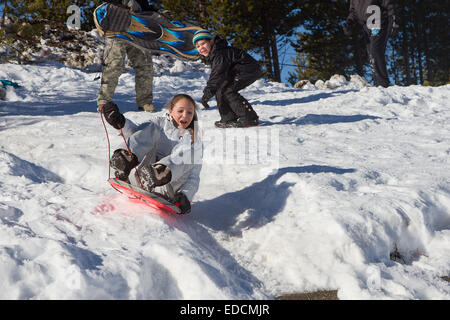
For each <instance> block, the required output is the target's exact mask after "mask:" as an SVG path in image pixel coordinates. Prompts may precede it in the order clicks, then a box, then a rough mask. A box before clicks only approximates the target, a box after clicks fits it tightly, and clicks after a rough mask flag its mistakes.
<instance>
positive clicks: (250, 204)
mask: <svg viewBox="0 0 450 320" xmlns="http://www.w3.org/2000/svg"><path fill="white" fill-rule="evenodd" d="M355 171H356V169H342V168H336V167H330V166H319V165H310V166H303V167H285V168H281V169H279V170H278V171H277V172H276V173H275V174H272V175H269V176H268V177H267V178H265V179H264V180H262V181H259V182H256V183H254V184H252V185H251V186H248V187H246V188H244V189H242V190H239V191H235V192H230V193H226V194H224V195H221V196H219V197H217V198H214V199H210V200H205V201H201V202H196V203H195V204H194V211H195V215H194V219H195V220H197V221H198V222H199V223H201V224H203V225H205V226H207V227H208V228H211V229H213V230H217V231H224V232H227V233H229V234H230V235H233V236H240V235H241V234H242V230H243V229H246V228H254V227H256V228H258V227H261V226H263V225H264V224H266V223H268V222H270V221H271V220H272V219H273V218H274V217H275V216H276V215H277V214H278V213H280V212H281V211H282V210H283V208H284V206H285V204H286V200H287V198H288V197H289V195H290V194H291V191H290V187H291V186H293V185H295V183H293V182H281V183H280V184H277V181H278V179H280V178H281V177H282V176H283V175H285V174H287V173H299V174H301V173H312V174H319V173H333V174H345V173H352V172H355ZM243 213H246V216H245V217H244V219H240V216H241V215H242V214H243Z"/></svg>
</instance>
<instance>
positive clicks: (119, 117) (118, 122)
mask: <svg viewBox="0 0 450 320" xmlns="http://www.w3.org/2000/svg"><path fill="white" fill-rule="evenodd" d="M100 108H101V109H100V112H102V113H103V115H104V116H105V119H106V121H107V122H108V123H109V124H110V125H111V126H113V127H114V128H116V129H117V130H120V129H122V128H123V127H124V126H125V117H124V116H123V114H121V113H120V111H119V107H118V106H117V104H115V103H114V102H108V103H106V104H104V105H103V106H101V107H100Z"/></svg>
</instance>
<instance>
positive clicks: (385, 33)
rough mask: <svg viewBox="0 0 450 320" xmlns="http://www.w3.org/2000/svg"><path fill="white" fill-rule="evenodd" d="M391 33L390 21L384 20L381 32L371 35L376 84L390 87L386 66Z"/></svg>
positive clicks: (372, 61)
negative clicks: (388, 41) (387, 47)
mask: <svg viewBox="0 0 450 320" xmlns="http://www.w3.org/2000/svg"><path fill="white" fill-rule="evenodd" d="M389 33H390V30H389V25H388V22H387V21H384V22H383V23H382V25H381V30H380V32H379V33H378V34H372V35H370V44H369V57H370V61H371V65H372V71H373V80H374V84H375V86H383V87H388V86H389V85H390V81H389V76H388V72H387V68H386V45H387V40H388V38H389Z"/></svg>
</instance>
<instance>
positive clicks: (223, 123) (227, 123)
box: [214, 120, 237, 128]
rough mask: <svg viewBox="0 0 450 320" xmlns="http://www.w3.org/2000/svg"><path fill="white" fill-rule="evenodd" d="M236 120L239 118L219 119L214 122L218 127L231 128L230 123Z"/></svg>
mask: <svg viewBox="0 0 450 320" xmlns="http://www.w3.org/2000/svg"><path fill="white" fill-rule="evenodd" d="M236 121H237V120H228V121H223V120H219V121H216V122H214V125H215V126H216V128H229V126H230V124H231V123H233V122H236Z"/></svg>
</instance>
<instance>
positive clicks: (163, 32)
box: [94, 3, 201, 60]
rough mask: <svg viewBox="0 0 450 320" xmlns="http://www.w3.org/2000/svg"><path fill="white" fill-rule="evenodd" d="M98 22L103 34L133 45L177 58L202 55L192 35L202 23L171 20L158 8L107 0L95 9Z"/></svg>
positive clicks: (194, 57) (192, 58)
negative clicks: (133, 7)
mask: <svg viewBox="0 0 450 320" xmlns="http://www.w3.org/2000/svg"><path fill="white" fill-rule="evenodd" d="M94 22H95V25H96V27H97V29H98V30H99V32H100V34H101V35H102V36H106V37H107V38H116V39H122V40H124V41H127V42H129V43H131V44H132V45H134V46H136V47H138V48H141V49H145V50H149V51H154V52H159V53H161V54H169V55H173V56H175V57H176V58H182V59H186V60H197V59H199V58H200V56H199V54H198V51H197V49H196V48H195V47H194V45H193V44H192V38H193V36H194V33H195V32H196V31H197V30H200V29H201V28H200V27H197V26H192V25H190V26H189V25H185V24H184V23H182V22H180V21H170V20H169V19H168V18H167V17H166V16H164V15H162V14H160V13H158V12H155V11H149V12H142V13H135V12H131V11H130V9H128V8H124V7H119V6H115V5H113V4H110V3H104V4H102V5H100V6H99V7H97V9H95V10H94Z"/></svg>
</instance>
